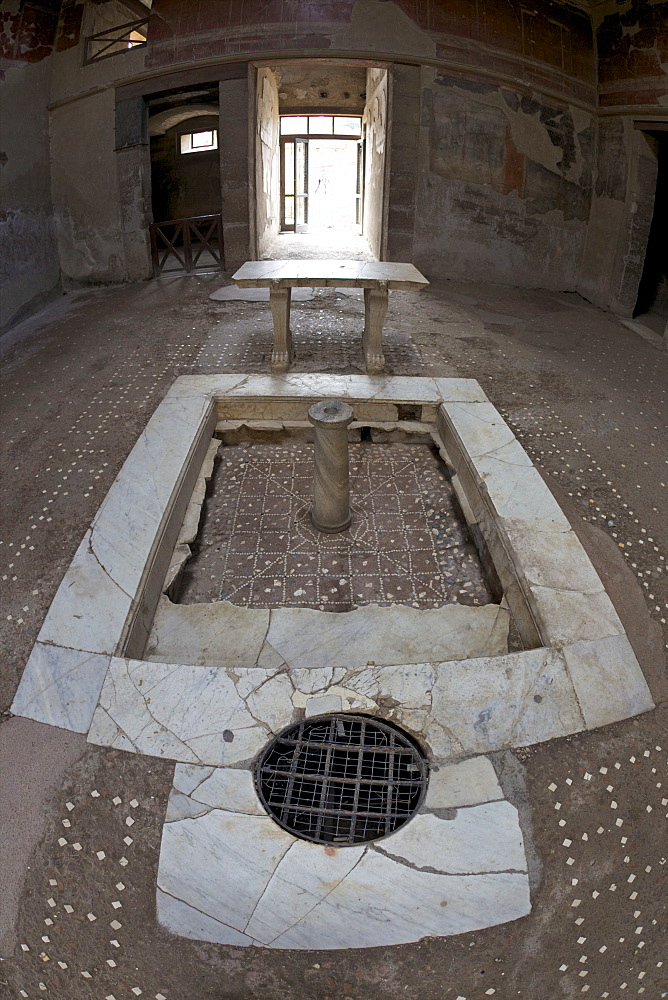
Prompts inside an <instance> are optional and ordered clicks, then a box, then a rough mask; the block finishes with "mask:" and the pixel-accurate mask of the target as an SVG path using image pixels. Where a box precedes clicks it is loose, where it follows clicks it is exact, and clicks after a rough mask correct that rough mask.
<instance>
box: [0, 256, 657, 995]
mask: <svg viewBox="0 0 668 1000" xmlns="http://www.w3.org/2000/svg"><path fill="white" fill-rule="evenodd" d="M222 280H223V279H221V276H220V275H218V276H210V277H208V276H207V277H206V278H204V277H201V276H188V277H182V278H164V279H160V280H157V281H151V282H146V283H143V284H137V285H131V286H125V287H123V288H106V289H102V290H94V291H86V292H81V293H76V294H71V295H68V296H66V297H63V298H61V299H59V300H58V301H56V302H54V303H53V304H52V305H50V306H49V307H48V308H47V309H45V310H44V311H43V312H41V313H40V314H38V315H37V316H35V317H33V318H32V319H30V320H28V321H26V322H25V323H23V324H22V325H21V326H20V327H17V328H15V330H14V331H12V332H11V333H10V334H8V335H7V336H6V337H5V338H4V339H3V341H2V345H1V346H2V350H3V354H4V361H5V366H4V375H3V387H2V411H3V420H2V460H3V468H4V470H5V474H4V476H3V479H2V483H1V484H0V485H1V490H2V500H3V522H2V531H1V533H0V542H1V544H0V578H1V582H2V584H3V590H4V603H3V615H2V619H1V620H0V642H1V644H2V649H3V653H4V656H3V660H2V668H3V669H2V672H1V687H0V696H1V700H2V705H3V706H4V707H5V708H6V706H8V705H9V704H10V702H11V699H12V696H13V693H14V691H15V689H16V685H17V682H18V679H19V677H20V674H21V670H22V668H23V665H24V663H25V660H26V658H27V656H28V654H29V652H30V649H31V647H32V644H33V642H34V640H35V637H36V635H37V633H38V631H39V628H40V625H41V623H42V621H43V618H44V615H45V613H46V610H47V608H48V606H49V603H50V601H51V599H52V597H53V594H54V592H55V590H56V588H57V586H58V584H59V582H60V580H61V578H62V576H63V574H64V572H65V569H66V568H67V566H68V565H69V563H70V560H71V559H72V556H73V554H74V551H75V549H76V547H77V545H78V544H79V541H80V539H81V537H82V535H83V533H84V530H85V528H86V526H87V525H88V524H89V522H90V520H91V518H92V517H93V515H94V513H95V511H96V510H97V507H98V505H99V503H100V501H101V500H102V498H103V497H104V495H105V493H106V491H107V490H108V488H109V486H110V485H111V483H112V482H113V479H114V477H115V476H116V474H117V472H118V470H119V469H120V467H121V465H122V463H123V461H124V460H125V458H126V457H127V454H128V452H129V451H130V449H131V447H132V445H133V444H134V442H135V440H136V439H137V436H138V435H139V433H140V432H141V430H142V428H143V427H144V426H145V425H146V422H147V420H148V418H149V417H150V415H151V413H152V412H153V410H154V409H155V407H156V406H157V404H158V402H159V401H160V399H161V398H162V397H163V396H164V394H165V392H166V391H167V389H168V387H169V386H170V385H171V383H172V382H173V380H174V378H175V377H176V376H177V375H181V374H188V373H205V372H214V371H220V372H222V371H230V372H237V371H241V372H265V371H267V368H268V358H267V352H268V350H269V349H270V346H271V320H270V317H269V310H268V309H267V307H266V304H262V303H244V302H227V303H214V302H212V301H211V300H210V299H209V294H210V293H211V292H213V291H214V290H215V289H216V288H218V287H220V285H221V283H222ZM319 291H320V290H319ZM292 315H293V329H294V340H295V344H296V353H295V360H294V363H293V369H292V370H293V371H319V370H321V371H326V372H333V373H346V372H363V371H364V366H363V359H362V354H361V344H360V338H361V326H362V304H361V303H360V302H359V301H358V300H356V299H354V298H352V297H346V296H340V295H338V296H337V295H336V294H334V293H330V292H328V290H322V294H319V295H318V296H316V297H314V299H313V300H311V301H310V302H305V303H299V304H295V306H294V307H293V313H292ZM138 320H140V321H139V322H138ZM385 343H386V345H387V349H386V356H387V362H388V372H389V374H411V375H412V374H421V375H428V376H434V375H437V376H462V377H472V378H477V379H478V380H479V381H480V383H481V385H482V386H483V388H484V390H485V391H486V392H487V394H488V395H489V397H490V399H491V400H492V402H493V403H494V404H495V406H497V408H498V409H499V410H500V412H501V413H502V415H503V416H504V418H505V419H506V420H507V421H508V422H509V424H510V425H511V427H512V428H513V430H514V431H515V433H516V434H517V436H518V438H519V439H520V441H521V443H522V444H523V446H524V447H525V448H526V450H527V451H528V453H529V455H530V457H531V458H532V460H533V462H534V463H535V464H536V466H537V468H538V469H539V470H540V472H541V473H542V475H543V477H544V478H545V480H546V481H547V482H548V484H549V486H550V488H551V489H552V490H553V492H554V493H555V496H556V497H557V499H558V501H559V502H560V503H561V505H562V507H563V509H564V511H565V513H566V515H567V517H568V518H569V520H570V522H571V524H572V525H573V527H574V528H575V530H576V531H577V532H578V534H579V536H580V538H581V540H582V542H583V544H584V545H585V547H586V548H587V551H588V552H589V554H590V557H591V558H592V560H593V562H594V565H595V566H596V568H597V570H598V572H599V574H600V575H601V578H602V579H603V582H604V584H605V586H606V587H607V589H608V592H609V594H610V596H611V598H612V600H613V602H614V603H615V606H616V608H617V610H618V613H619V614H620V616H621V618H622V620H623V622H624V624H625V627H626V628H627V631H628V633H629V637H630V639H631V641H632V643H633V645H634V648H635V651H636V654H637V656H638V658H639V660H640V662H641V664H642V666H643V667H644V669H645V673H646V676H647V678H648V682H649V684H650V686H651V689H652V692H653V695H654V700H655V701H656V702H657V705H658V708H657V709H656V710H655V711H653V712H650V713H647V714H645V715H643V716H640V717H638V718H635V719H630V720H627V721H626V722H623V723H620V724H618V725H615V726H610V727H608V728H606V729H601V730H597V731H593V732H590V733H586V734H581V735H577V736H575V737H572V738H568V739H565V740H558V741H554V742H553V743H550V744H544V745H537V746H533V747H529V748H526V749H524V750H517V751H512V752H511V751H509V752H502V753H499V754H497V755H495V761H494V763H495V766H496V767H497V770H498V773H499V775H500V780H501V783H502V786H503V789H504V794H505V795H506V797H508V798H509V799H510V800H511V801H512V802H514V803H515V805H516V806H517V808H518V810H519V815H520V821H521V824H522V826H523V830H524V837H525V843H526V849H527V856H528V858H529V867H530V878H531V885H532V911H531V913H530V915H528V916H527V917H525V918H522V919H521V920H518V921H516V922H514V923H510V924H506V925H501V926H498V927H492V928H488V929H486V930H484V931H479V932H476V933H467V934H462V935H458V936H456V937H452V938H448V939H426V940H424V941H423V942H421V943H419V944H414V945H403V946H398V947H388V948H377V949H372V950H370V951H357V950H351V951H347V952H327V953H322V954H320V953H317V952H307V953H295V952H271V951H266V950H257V949H254V948H249V949H237V948H234V947H228V946H216V945H211V944H206V943H203V942H197V941H189V940H185V939H182V938H177V937H173V936H171V935H170V934H168V933H166V932H165V931H163V930H162V929H161V928H160V927H159V926H158V925H157V924H156V921H155V878H156V869H157V863H158V851H159V844H160V835H161V830H162V824H163V819H164V811H165V806H166V801H167V795H168V793H169V789H170V787H171V781H172V774H173V769H174V765H173V764H172V763H168V762H166V761H162V760H156V759H154V758H148V757H139V756H137V755H134V754H127V753H124V752H121V751H109V750H105V749H104V748H100V747H95V746H92V745H87V744H86V742H85V738H84V737H83V736H77V735H75V734H72V733H69V732H68V733H66V732H64V731H60V730H56V729H53V728H51V727H48V726H43V725H39V724H37V723H32V722H30V721H29V720H26V719H20V718H10V717H8V715H7V713H5V716H4V721H3V724H2V725H1V726H0V745H1V747H2V750H3V754H4V758H3V766H2V769H1V770H0V783H1V786H2V787H0V797H1V801H2V803H3V805H2V810H3V812H2V828H1V829H0V849H1V850H2V852H3V856H2V857H1V858H0V867H1V868H2V870H3V877H4V884H3V907H2V918H1V920H2V922H1V924H0V932H1V937H0V954H1V955H2V956H3V961H2V962H1V963H0V995H2V997H3V1000H4V997H5V996H7V997H11V998H15V997H29V998H34V997H49V998H52V1000H112V998H113V1000H134V998H135V997H142V998H150V1000H155V998H157V1000H165V998H166V1000H205V998H216V1000H251V998H271V1000H381V998H382V1000H394V998H399V997H401V998H407V1000H474V998H475V1000H478V998H486V997H493V998H494V1000H511V998H512V1000H516V998H525V1000H562V998H576V997H577V998H579V997H581V996H583V997H586V998H587V1000H589V998H594V997H596V998H605V1000H607V998H610V1000H627V998H629V997H640V996H642V997H644V1000H658V998H660V997H664V996H666V995H668V957H667V956H668V947H667V941H666V927H667V926H668V920H667V914H666V900H667V899H668V892H667V891H666V871H667V868H666V859H667V855H668V850H667V847H666V845H667V838H666V812H667V807H668V793H667V792H666V788H667V787H668V775H667V768H666V756H667V750H668V713H667V712H666V675H665V643H666V631H665V624H666V618H667V617H668V616H667V615H666V602H667V600H668V592H667V588H666V580H665V553H666V523H667V519H666V507H665V495H666V482H667V481H668V480H667V478H666V455H667V454H668V447H667V446H666V439H665V423H666V421H665V415H666V355H665V354H663V353H661V352H660V351H658V350H657V349H656V348H655V346H654V345H652V344H651V343H648V342H647V341H645V340H643V339H642V338H640V337H638V336H637V335H636V334H634V333H633V332H632V331H630V330H627V329H626V328H625V327H624V326H623V325H622V324H621V323H620V322H619V321H618V320H617V319H615V317H614V316H612V315H610V314H608V313H605V312H602V311H601V310H598V309H595V308H593V307H592V306H590V305H589V304H588V303H586V302H585V301H584V300H582V299H580V298H579V297H578V296H576V295H572V294H560V293H553V292H545V291H542V292H541V291H530V290H525V289H510V288H500V287H492V286H480V285H475V286H474V285H467V284H463V283H455V282H443V283H437V284H432V285H431V286H430V287H429V288H428V289H426V290H425V291H424V292H421V293H420V295H411V294H409V293H398V292H397V293H392V294H391V295H390V308H389V312H388V317H387V321H386V325H385Z"/></svg>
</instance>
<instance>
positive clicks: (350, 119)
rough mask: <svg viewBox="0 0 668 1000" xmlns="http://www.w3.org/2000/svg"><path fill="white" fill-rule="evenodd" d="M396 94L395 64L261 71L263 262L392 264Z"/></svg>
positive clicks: (258, 153)
mask: <svg viewBox="0 0 668 1000" xmlns="http://www.w3.org/2000/svg"><path fill="white" fill-rule="evenodd" d="M390 88H391V80H390V76H389V72H388V69H387V68H386V67H381V66H368V65H366V64H365V63H360V62H347V61H343V60H337V59H331V60H327V59H320V60H309V61H307V60H290V61H286V62H285V63H281V64H280V65H275V66H258V67H257V76H256V91H255V93H256V118H255V138H254V147H255V154H254V161H255V166H254V172H253V170H252V172H251V180H252V183H253V184H254V188H255V195H254V208H255V226H254V235H255V241H254V255H255V256H256V257H257V258H260V259H262V258H268V257H269V258H274V259H282V258H283V257H293V256H294V257H302V258H304V259H307V258H311V257H319V258H334V257H336V258H353V259H358V260H379V259H381V258H382V257H383V255H384V253H385V247H386V242H387V198H386V180H385V178H386V174H387V173H388V170H389V163H388V159H387V157H386V136H387V131H388V110H389V100H390ZM251 169H252V168H251Z"/></svg>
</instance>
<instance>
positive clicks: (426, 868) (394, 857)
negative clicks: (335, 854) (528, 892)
mask: <svg viewBox="0 0 668 1000" xmlns="http://www.w3.org/2000/svg"><path fill="white" fill-rule="evenodd" d="M501 801H503V800H501ZM371 850H372V851H375V852H376V854H382V855H383V857H385V858H389V859H390V861H396V862H397V864H400V865H404V866H405V867H406V868H412V869H413V871H416V872H428V873H429V874H431V875H443V876H445V877H448V876H452V877H457V878H464V877H466V878H484V877H485V875H526V874H527V870H526V868H489V869H488V870H487V871H484V872H446V871H443V869H442V868H433V867H432V866H431V865H416V864H415V862H414V861H409V860H408V859H407V858H402V857H401V855H400V854H392V852H391V851H386V850H385V848H383V847H381V846H380V844H372V846H371ZM360 860H361V859H360Z"/></svg>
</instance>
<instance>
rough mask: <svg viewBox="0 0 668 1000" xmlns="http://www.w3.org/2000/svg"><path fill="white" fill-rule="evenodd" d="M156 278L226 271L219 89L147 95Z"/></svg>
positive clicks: (208, 87)
mask: <svg viewBox="0 0 668 1000" xmlns="http://www.w3.org/2000/svg"><path fill="white" fill-rule="evenodd" d="M147 104H148V110H149V134H150V154H151V207H152V211H153V224H152V225H151V226H150V237H151V254H152V258H153V273H154V276H156V277H157V276H158V275H160V274H170V275H171V274H183V273H189V272H192V271H215V270H220V269H222V268H223V267H224V255H223V234H222V215H221V179H220V153H219V149H218V124H219V107H218V84H217V83H212V84H208V85H206V84H205V85H202V86H201V87H197V88H196V89H193V88H191V89H190V90H183V89H182V90H177V91H172V92H164V93H161V94H154V95H151V96H150V97H149V99H148V101H147Z"/></svg>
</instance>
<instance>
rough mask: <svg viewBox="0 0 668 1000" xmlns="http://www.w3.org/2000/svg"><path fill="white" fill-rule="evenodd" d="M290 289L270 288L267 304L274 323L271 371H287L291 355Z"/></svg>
mask: <svg viewBox="0 0 668 1000" xmlns="http://www.w3.org/2000/svg"><path fill="white" fill-rule="evenodd" d="M291 294H292V289H291V288H270V289H269V304H270V305H271V315H272V319H273V321H274V348H273V351H272V353H271V367H272V370H273V371H283V372H285V371H287V370H288V368H289V367H290V356H291V354H292V334H291V332H290V298H291Z"/></svg>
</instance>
